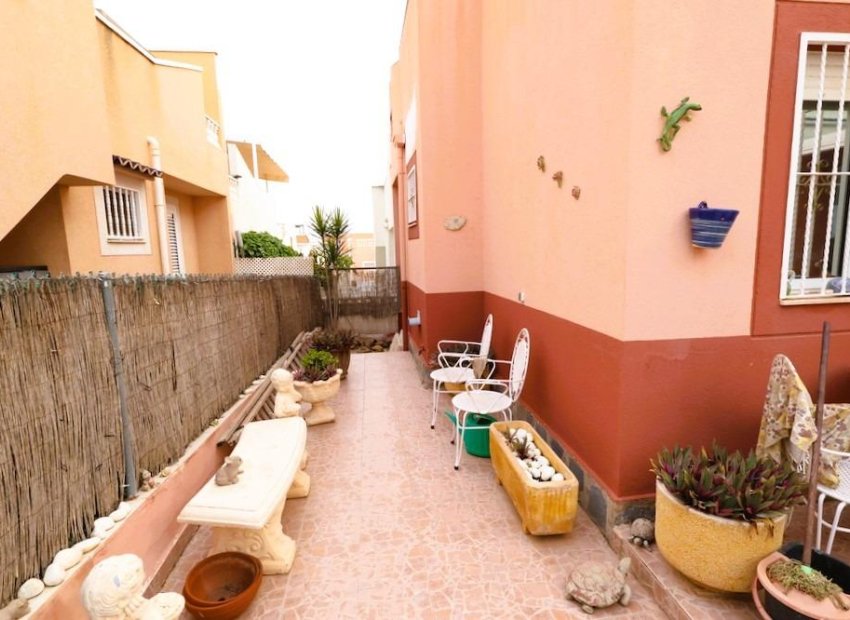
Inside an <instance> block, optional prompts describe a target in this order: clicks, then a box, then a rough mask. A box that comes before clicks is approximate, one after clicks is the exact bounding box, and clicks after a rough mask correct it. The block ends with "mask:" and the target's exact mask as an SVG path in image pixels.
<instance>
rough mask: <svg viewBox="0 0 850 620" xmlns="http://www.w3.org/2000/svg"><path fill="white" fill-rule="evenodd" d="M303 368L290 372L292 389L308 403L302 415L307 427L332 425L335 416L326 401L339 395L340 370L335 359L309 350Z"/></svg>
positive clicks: (328, 354)
mask: <svg viewBox="0 0 850 620" xmlns="http://www.w3.org/2000/svg"><path fill="white" fill-rule="evenodd" d="M301 365H302V368H301V369H300V370H297V371H295V373H293V378H294V379H295V382H294V383H295V389H296V390H298V393H299V394H301V397H302V398H303V399H304V402H307V403H310V405H311V407H310V410H309V411H308V412H307V413H306V414H304V421H305V422H307V426H314V425H316V424H324V423H326V422H333V421H334V419H335V418H336V416H335V415H334V411H333V409H331V407H330V406H329V405H328V404H327V403H326V402H325V401H327V400H328V399H329V398H333V397H334V396H336V395H337V392H339V380H340V377H341V376H342V369H341V368H339V367H338V366H339V364H338V363H337V359H336V358H335V357H334V356H333V355H332V354H331V353H328V352H327V351H319V350H317V349H309V350H308V351H307V352H306V353H305V354H304V357H303V358H301Z"/></svg>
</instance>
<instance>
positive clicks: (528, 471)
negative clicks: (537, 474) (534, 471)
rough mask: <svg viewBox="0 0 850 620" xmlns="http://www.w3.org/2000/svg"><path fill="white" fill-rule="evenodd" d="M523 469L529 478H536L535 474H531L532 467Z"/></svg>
mask: <svg viewBox="0 0 850 620" xmlns="http://www.w3.org/2000/svg"><path fill="white" fill-rule="evenodd" d="M523 471H524V472H525V475H526V476H528V477H529V479H531V480H534V476H532V475H531V470H530V469H525V470H523Z"/></svg>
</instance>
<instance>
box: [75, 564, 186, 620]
mask: <svg viewBox="0 0 850 620" xmlns="http://www.w3.org/2000/svg"><path fill="white" fill-rule="evenodd" d="M144 587H145V569H144V565H143V564H142V560H141V559H140V558H139V557H138V556H135V555H133V554H131V553H128V554H125V555H113V556H111V557H108V558H106V559H105V560H103V561H101V562H98V563H97V565H95V567H94V568H92V570H91V572H90V573H89V574H88V576H87V577H86V580H85V581H84V582H83V587H82V598H83V607H85V608H86V611H87V612H88V613H89V617H90V618H92V620H107V619H108V620H176V619H177V618H178V617H179V616H180V614H181V613H182V612H183V607H184V606H185V601H184V600H183V597H182V596H180V595H179V594H176V593H174V592H165V593H162V594H157V595H156V596H154V597H153V598H150V599H146V598H145V597H144V596H142V592H143V590H144Z"/></svg>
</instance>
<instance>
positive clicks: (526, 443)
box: [504, 429, 534, 459]
mask: <svg viewBox="0 0 850 620" xmlns="http://www.w3.org/2000/svg"><path fill="white" fill-rule="evenodd" d="M518 430H520V429H507V430H505V431H504V435H505V440H506V441H507V442H508V446H510V448H511V450H513V451H514V454H516V455H517V456H518V457H519V458H521V459H527V458H530V457H531V454H530V453H529V452H530V450H531V448H533V447H534V440H533V439H532V438H531V436H530V435H528V434H526V433H525V431H523V432H522V433H517V431H518Z"/></svg>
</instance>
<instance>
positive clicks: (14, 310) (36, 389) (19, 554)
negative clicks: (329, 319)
mask: <svg viewBox="0 0 850 620" xmlns="http://www.w3.org/2000/svg"><path fill="white" fill-rule="evenodd" d="M102 282H103V281H102V280H100V279H97V278H93V277H78V278H61V279H54V280H39V281H17V282H8V283H5V282H0V431H2V434H3V441H2V442H0V493H2V497H3V501H2V508H0V603H2V602H5V601H7V600H9V599H10V598H12V597H13V596H14V594H15V592H16V590H17V588H18V587H19V586H20V584H21V583H23V581H25V580H26V579H27V578H29V577H32V576H35V575H38V574H40V573H41V571H42V570H43V569H44V568H45V567H46V566H47V564H49V563H50V561H51V559H52V557H53V555H54V554H55V553H56V552H57V551H58V550H60V549H62V548H64V547H66V546H68V545H69V544H71V543H73V542H76V541H79V540H81V539H83V538H85V537H86V536H88V535H89V534H90V532H91V527H92V523H93V521H94V519H95V518H96V517H98V516H103V515H106V514H108V513H109V512H111V511H112V510H114V509H115V507H116V505H117V504H118V502H119V501H120V500H121V498H122V494H123V484H124V482H125V471H126V470H130V469H131V467H132V469H134V470H135V471H139V470H141V469H148V470H150V471H152V472H157V471H160V470H161V469H162V468H163V467H165V466H166V465H168V464H169V463H171V462H173V461H175V460H176V459H177V458H178V457H179V456H180V455H181V454H182V453H183V451H184V450H185V448H186V446H187V445H188V444H189V443H190V442H191V441H192V440H193V439H194V438H195V437H197V436H198V435H199V434H200V433H201V431H203V429H205V428H206V427H207V426H208V425H209V423H210V422H211V421H212V420H213V419H214V418H216V417H218V416H219V415H221V413H222V412H223V411H224V410H226V409H227V408H228V407H229V406H230V404H231V403H232V402H233V401H234V400H235V399H236V398H237V397H238V395H239V393H240V392H241V391H242V390H243V389H244V388H245V386H246V385H247V384H249V383H250V382H251V381H252V380H253V379H254V378H256V377H257V375H259V374H261V373H262V372H263V371H265V370H266V369H267V368H268V367H269V366H270V365H271V364H272V363H273V362H274V361H275V359H277V358H278V357H279V356H280V355H281V354H282V353H283V351H284V350H285V349H286V347H287V345H288V344H289V343H290V342H291V341H292V340H293V339H294V338H295V336H296V335H297V334H298V332H300V331H302V330H304V329H309V328H312V327H314V326H315V325H318V324H320V323H321V320H322V309H321V299H320V297H319V291H318V285H317V282H316V280H315V279H313V278H310V277H308V278H303V277H280V278H266V277H252V276H235V277H200V276H198V277H189V278H180V279H176V278H162V277H135V278H121V279H116V280H112V281H111V284H112V291H113V293H112V294H113V295H114V301H115V308H116V324H115V325H114V327H115V328H116V331H117V339H118V345H119V349H120V356H121V360H122V361H123V367H124V368H123V370H124V374H123V379H122V381H124V384H125V387H126V401H127V402H126V405H127V411H128V413H129V419H130V421H131V422H132V428H133V430H134V434H133V435H132V444H133V445H132V446H131V447H132V450H130V454H132V455H133V456H132V461H133V462H132V463H131V464H130V465H131V467H128V468H126V470H125V463H124V458H123V456H122V453H123V449H124V444H123V441H122V424H121V416H120V415H119V405H120V399H119V389H118V384H117V381H116V377H115V372H114V367H113V359H112V349H111V340H110V336H109V329H108V327H109V325H108V321H107V316H106V313H105V310H104V290H103V288H104V287H103V285H102Z"/></svg>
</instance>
